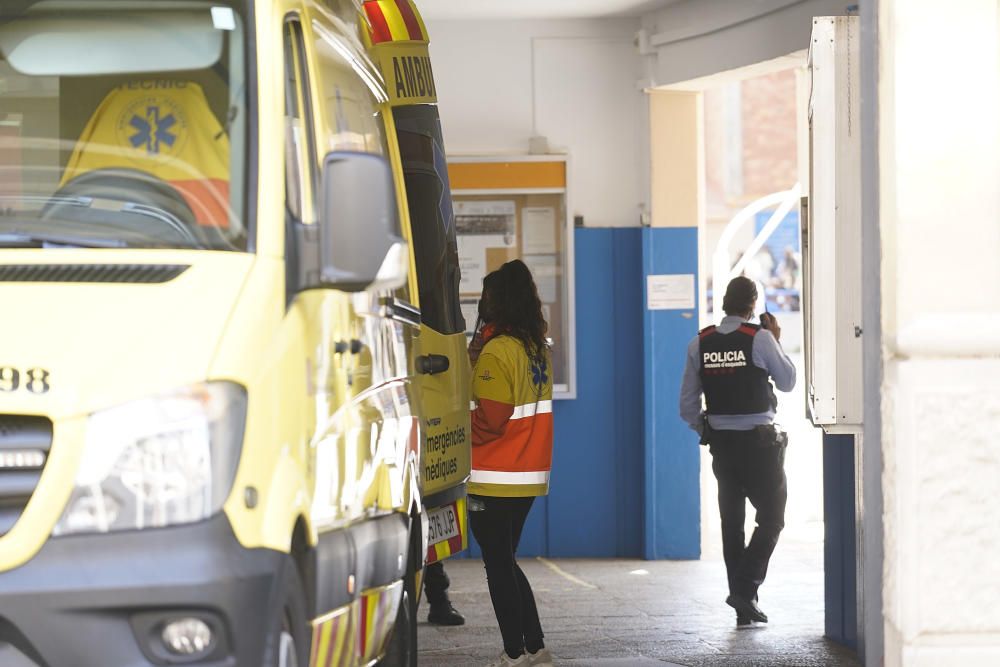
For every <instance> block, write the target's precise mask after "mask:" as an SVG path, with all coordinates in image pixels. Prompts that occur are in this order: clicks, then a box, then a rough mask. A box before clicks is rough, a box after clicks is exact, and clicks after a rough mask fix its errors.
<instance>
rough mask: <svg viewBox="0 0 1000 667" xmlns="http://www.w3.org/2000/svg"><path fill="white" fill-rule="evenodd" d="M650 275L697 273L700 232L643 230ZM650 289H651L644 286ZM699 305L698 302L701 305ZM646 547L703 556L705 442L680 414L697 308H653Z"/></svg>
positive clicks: (649, 319) (647, 350)
mask: <svg viewBox="0 0 1000 667" xmlns="http://www.w3.org/2000/svg"><path fill="white" fill-rule="evenodd" d="M642 236H643V248H642V254H643V257H642V263H643V271H644V273H645V274H646V275H647V276H649V275H656V274H692V275H694V276H697V273H698V230H697V228H652V229H643V230H642ZM644 291H645V286H644ZM695 304H696V305H697V299H696V301H695ZM643 322H644V323H643V335H644V366H643V368H644V372H645V391H644V401H645V442H646V446H645V494H644V500H645V519H646V520H645V541H644V542H645V543H644V550H643V555H644V556H645V557H646V558H648V559H659V558H675V559H694V558H698V557H699V556H700V555H701V502H700V493H699V474H700V473H699V471H700V469H701V463H700V454H699V452H698V438H697V436H696V435H695V433H694V431H692V430H691V429H690V428H688V426H687V425H686V424H685V423H684V422H683V421H681V418H680V416H679V415H678V399H679V396H680V383H681V377H682V375H683V373H684V358H685V350H686V348H687V344H688V342H689V341H690V340H691V339H692V338H693V337H694V336H695V335H696V334H697V333H698V311H697V307H696V308H693V309H691V310H689V311H688V310H646V311H645V313H644V320H643Z"/></svg>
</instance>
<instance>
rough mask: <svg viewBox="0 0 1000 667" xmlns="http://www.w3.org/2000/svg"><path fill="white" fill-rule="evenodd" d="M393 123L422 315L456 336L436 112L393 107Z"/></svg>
mask: <svg viewBox="0 0 1000 667" xmlns="http://www.w3.org/2000/svg"><path fill="white" fill-rule="evenodd" d="M394 117H395V120H396V129H397V131H398V133H399V150H400V153H401V154H402V158H403V172H404V175H405V181H406V197H407V200H408V202H409V207H410V225H411V227H412V229H413V251H414V256H415V257H416V261H417V281H418V282H419V284H420V310H421V315H422V318H423V321H424V323H425V324H427V326H429V327H430V328H432V329H434V330H435V331H437V332H438V333H442V334H454V333H460V332H462V331H464V330H465V326H466V323H465V321H464V320H463V318H462V308H461V304H460V302H459V300H458V287H459V267H458V247H457V245H456V242H455V224H454V222H455V221H454V214H453V213H452V203H451V188H450V186H449V184H448V164H447V161H446V160H445V154H444V147H443V143H444V142H443V141H442V138H441V124H440V121H439V120H438V112H437V107H435V106H433V105H429V104H423V105H415V106H405V107H397V108H396V109H395V111H394Z"/></svg>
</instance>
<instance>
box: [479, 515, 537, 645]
mask: <svg viewBox="0 0 1000 667" xmlns="http://www.w3.org/2000/svg"><path fill="white" fill-rule="evenodd" d="M477 497H478V498H479V499H480V500H482V501H483V503H484V504H485V506H486V507H485V509H483V510H480V511H477V512H469V524H470V525H471V527H472V534H473V536H475V538H476V541H477V542H479V547H480V548H481V549H482V551H483V563H484V564H485V566H486V581H487V583H488V584H489V588H490V599H491V600H492V601H493V611H494V612H495V613H496V615H497V623H499V625H500V634H501V635H503V648H504V651H506V652H507V655H509V656H510V657H511V658H516V657H517V656H519V655H522V654H523V653H524V652H525V650H527V651H530V652H532V653H535V652H537V651H538V650H540V649H541V648H542V647H544V646H545V644H544V642H543V641H542V637H543V633H542V624H541V621H539V619H538V609H537V608H536V607H535V596H534V594H533V593H532V592H531V584H529V583H528V579H527V577H525V576H524V572H522V571H521V567H520V566H519V565H518V564H517V545H518V543H519V542H520V541H521V530H522V529H523V528H524V522H525V520H526V519H527V518H528V511H529V510H530V509H531V504H532V503H533V502H534V500H535V499H534V498H494V497H483V496H477Z"/></svg>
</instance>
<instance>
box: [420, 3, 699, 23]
mask: <svg viewBox="0 0 1000 667" xmlns="http://www.w3.org/2000/svg"><path fill="white" fill-rule="evenodd" d="M680 1H681V0H417V2H416V4H417V7H418V8H419V9H420V13H421V15H423V16H424V17H425V18H428V19H542V18H596V17H608V16H642V15H643V14H645V13H647V12H650V11H654V10H656V9H659V8H661V7H666V6H667V5H673V4H676V3H677V2H680Z"/></svg>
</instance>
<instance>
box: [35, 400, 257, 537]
mask: <svg viewBox="0 0 1000 667" xmlns="http://www.w3.org/2000/svg"><path fill="white" fill-rule="evenodd" d="M246 411H247V394H246V390H245V389H244V388H243V387H241V386H239V385H236V384H233V383H230V382H211V383H206V384H198V385H194V386H191V387H186V388H184V389H181V390H178V391H175V392H171V393H168V394H163V395H160V396H155V397H152V398H147V399H143V400H139V401H135V402H132V403H127V404H125V405H121V406H118V407H114V408H111V409H109V410H104V411H102V412H97V413H94V414H93V415H91V416H90V419H89V420H88V422H87V434H86V441H85V444H84V449H83V456H82V458H81V460H80V467H79V470H78V472H77V476H76V484H75V486H74V489H73V493H72V495H71V496H70V500H69V503H68V504H67V506H66V509H65V511H64V512H63V515H62V518H61V519H60V520H59V523H58V524H56V527H55V529H54V530H53V534H54V535H67V534H71V533H95V532H97V533H103V532H108V531H114V530H131V529H137V528H159V527H162V526H170V525H174V524H181V523H191V522H193V521H200V520H202V519H207V518H208V517H210V516H212V515H213V514H215V513H216V512H218V511H219V510H220V509H221V508H222V505H223V503H224V502H225V500H226V497H227V496H228V495H229V491H230V489H231V488H232V484H233V478H234V477H235V475H236V465H237V463H238V461H239V457H240V450H241V448H242V445H243V429H244V424H245V422H246Z"/></svg>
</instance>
